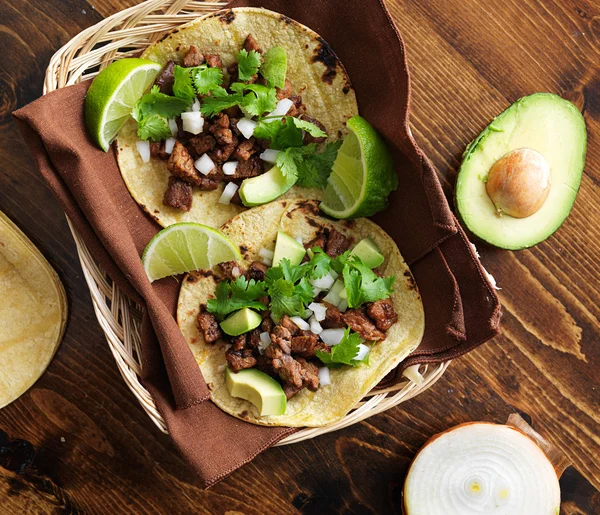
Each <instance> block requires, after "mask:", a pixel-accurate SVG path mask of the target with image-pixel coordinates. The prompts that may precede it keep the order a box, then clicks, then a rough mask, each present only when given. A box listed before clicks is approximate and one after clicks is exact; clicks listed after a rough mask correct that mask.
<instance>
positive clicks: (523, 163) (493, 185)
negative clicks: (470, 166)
mask: <svg viewBox="0 0 600 515" xmlns="http://www.w3.org/2000/svg"><path fill="white" fill-rule="evenodd" d="M551 182H552V179H551V175H550V165H549V164H548V161H546V158H545V157H544V156H543V155H542V154H540V153H539V152H537V151H536V150H533V149H530V148H518V149H516V150H512V151H511V152H509V153H508V154H505V155H504V156H502V157H501V158H500V159H498V161H496V162H495V163H494V164H493V165H492V167H491V168H490V171H489V174H488V177H487V182H486V191H487V194H488V196H489V197H490V199H491V200H492V202H493V203H494V206H496V212H497V214H498V215H499V216H502V215H504V214H506V215H509V216H512V217H514V218H527V217H528V216H531V215H533V214H534V213H536V212H537V211H539V209H540V208H541V207H542V205H543V204H544V202H545V200H546V198H547V197H548V193H550V185H551Z"/></svg>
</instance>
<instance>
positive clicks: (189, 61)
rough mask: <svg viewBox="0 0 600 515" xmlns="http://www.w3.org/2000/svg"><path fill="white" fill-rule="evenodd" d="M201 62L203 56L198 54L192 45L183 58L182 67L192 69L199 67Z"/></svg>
mask: <svg viewBox="0 0 600 515" xmlns="http://www.w3.org/2000/svg"><path fill="white" fill-rule="evenodd" d="M203 62H204V56H203V55H202V54H201V53H200V52H198V49H197V48H196V47H195V46H194V45H191V46H190V49H189V50H188V51H187V54H185V57H184V58H183V67H184V68H192V67H193V66H200V65H201V64H202V63H203Z"/></svg>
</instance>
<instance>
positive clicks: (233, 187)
mask: <svg viewBox="0 0 600 515" xmlns="http://www.w3.org/2000/svg"><path fill="white" fill-rule="evenodd" d="M238 188H239V186H238V185H237V184H236V183H235V182H230V183H228V184H227V186H225V188H224V189H223V193H222V194H221V198H219V204H229V203H231V199H232V198H233V196H234V195H235V192H236V191H237V190H238Z"/></svg>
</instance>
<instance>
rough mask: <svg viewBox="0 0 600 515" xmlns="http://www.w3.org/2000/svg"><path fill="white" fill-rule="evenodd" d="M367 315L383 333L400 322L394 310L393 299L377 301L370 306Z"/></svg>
mask: <svg viewBox="0 0 600 515" xmlns="http://www.w3.org/2000/svg"><path fill="white" fill-rule="evenodd" d="M367 315H369V318H371V319H372V320H373V321H374V322H375V325H376V326H377V329H379V330H381V331H387V330H388V329H389V328H390V327H392V325H394V324H395V323H396V322H397V321H398V314H397V313H396V311H395V310H394V304H393V302H392V299H384V300H377V301H375V302H373V303H371V304H368V305H367Z"/></svg>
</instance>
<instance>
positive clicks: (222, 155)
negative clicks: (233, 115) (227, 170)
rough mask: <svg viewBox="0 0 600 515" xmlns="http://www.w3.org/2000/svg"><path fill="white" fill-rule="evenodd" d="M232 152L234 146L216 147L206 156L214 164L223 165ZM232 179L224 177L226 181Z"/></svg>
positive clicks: (229, 176)
mask: <svg viewBox="0 0 600 515" xmlns="http://www.w3.org/2000/svg"><path fill="white" fill-rule="evenodd" d="M234 138H235V136H234ZM234 141H235V140H234ZM234 150H235V145H226V146H224V147H216V148H215V149H214V150H213V151H212V152H209V153H208V155H209V156H210V158H211V159H212V160H213V161H214V162H215V163H224V162H225V161H227V160H228V159H229V158H230V157H231V154H233V151H234ZM232 177H233V176H232V175H227V176H225V178H226V180H231V178H232ZM232 200H233V199H232Z"/></svg>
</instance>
